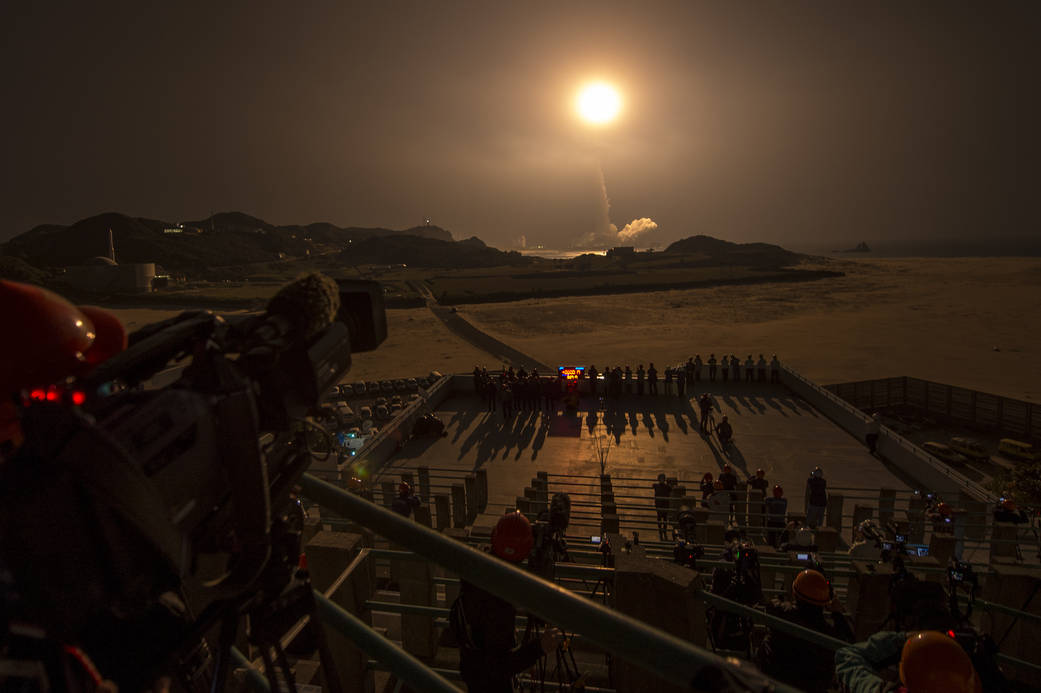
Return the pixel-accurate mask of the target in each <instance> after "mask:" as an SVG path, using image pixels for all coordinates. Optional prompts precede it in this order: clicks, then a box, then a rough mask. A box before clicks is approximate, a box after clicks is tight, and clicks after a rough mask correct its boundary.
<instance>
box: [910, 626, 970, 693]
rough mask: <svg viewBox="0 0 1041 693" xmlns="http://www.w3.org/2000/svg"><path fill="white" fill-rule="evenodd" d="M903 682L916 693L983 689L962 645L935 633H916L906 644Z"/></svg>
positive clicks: (956, 692) (945, 692)
mask: <svg viewBox="0 0 1041 693" xmlns="http://www.w3.org/2000/svg"><path fill="white" fill-rule="evenodd" d="M900 680H901V681H902V682H903V684H904V685H905V686H907V688H908V690H910V691H911V692H912V693H941V692H942V693H974V691H978V690H980V688H981V686H980V680H979V677H978V676H977V675H976V670H975V669H973V668H972V660H970V659H969V655H968V654H966V653H965V650H963V649H962V646H961V645H959V644H958V642H957V641H956V640H955V639H954V638H951V637H949V636H947V635H944V634H943V633H940V632H938V631H935V630H925V631H920V632H918V633H914V634H912V635H911V637H910V638H908V639H907V642H906V643H904V649H903V652H902V653H901V654H900Z"/></svg>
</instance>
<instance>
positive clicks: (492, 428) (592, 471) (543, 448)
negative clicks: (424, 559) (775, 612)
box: [379, 383, 910, 512]
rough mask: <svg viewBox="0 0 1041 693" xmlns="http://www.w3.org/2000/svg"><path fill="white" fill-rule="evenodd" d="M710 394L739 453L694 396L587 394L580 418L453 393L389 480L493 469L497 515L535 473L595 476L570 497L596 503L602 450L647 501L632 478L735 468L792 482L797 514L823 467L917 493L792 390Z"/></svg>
mask: <svg viewBox="0 0 1041 693" xmlns="http://www.w3.org/2000/svg"><path fill="white" fill-rule="evenodd" d="M710 392H711V394H712V395H713V397H714V400H715V404H716V408H715V412H714V416H715V417H716V418H717V420H718V419H719V418H720V417H721V416H722V415H724V414H725V415H727V416H729V419H730V422H731V424H732V426H733V428H734V440H735V443H736V445H735V449H734V451H733V452H732V453H731V454H730V455H729V456H727V455H724V453H723V452H722V451H721V450H720V447H719V444H718V440H717V439H716V438H715V436H714V435H713V436H711V437H706V436H703V435H701V434H700V433H699V430H698V422H697V419H696V417H697V412H696V408H695V406H694V403H693V401H692V400H691V401H688V400H687V399H686V398H680V397H677V396H657V397H650V396H642V397H638V396H635V395H623V396H622V397H621V398H620V399H618V400H617V402H616V403H615V402H612V401H610V400H605V399H604V398H593V397H583V399H582V401H581V405H580V411H579V412H578V413H577V415H576V414H566V413H563V412H560V411H558V412H555V413H550V412H546V411H544V410H543V411H537V412H532V411H521V412H518V413H516V414H514V415H513V417H512V418H511V419H510V420H508V421H507V420H504V417H503V414H502V412H501V411H496V412H488V411H486V410H485V406H484V402H483V401H482V400H480V399H479V398H478V397H476V396H467V395H453V396H451V397H450V398H448V399H447V400H445V401H444V402H443V403H442V404H441V406H440V407H439V408H438V410H437V414H438V415H439V416H440V417H441V419H442V420H443V421H444V422H445V424H446V426H447V431H448V436H447V437H445V438H441V439H439V440H416V441H411V442H409V443H408V444H406V445H405V447H404V448H403V449H402V450H401V451H399V452H398V453H397V454H396V455H395V456H394V457H393V458H391V459H390V460H389V461H388V463H387V464H386V465H385V466H384V468H383V469H382V471H381V473H380V475H379V477H380V478H389V477H392V478H394V479H397V478H398V476H399V474H400V473H401V472H402V471H407V470H414V469H415V468H416V467H419V466H427V467H429V468H430V470H431V474H433V475H435V476H436V474H437V470H450V471H452V472H463V471H472V470H475V469H478V468H482V467H483V468H485V469H487V470H488V503H489V508H488V510H489V512H501V510H504V509H506V508H511V507H514V504H515V499H516V497H517V496H518V495H522V491H523V489H524V487H526V486H528V485H529V483H530V481H531V479H532V477H534V476H535V473H536V472H537V471H545V472H549V473H550V474H551V475H553V474H567V475H585V476H588V477H590V478H588V479H584V480H572V481H581V482H583V483H584V484H585V486H587V488H583V487H582V486H573V487H569V488H567V489H563V488H562V489H560V490H570V491H573V492H576V493H577V492H588V493H591V494H596V496H597V499H598V497H599V493H600V490H599V482H598V475H599V474H600V471H601V464H600V459H601V453H603V456H604V458H605V467H604V468H605V470H606V472H607V473H610V474H611V475H612V478H613V479H614V480H615V481H614V483H615V486H616V487H618V486H619V485H620V484H623V483H624V484H631V485H633V486H635V487H637V488H636V489H633V490H630V491H628V493H640V492H641V491H640V490H639V488H640V487H646V492H647V496H648V500H650V498H651V490H650V482H649V481H646V482H644V481H632V482H626V481H622V480H623V479H624V478H627V477H633V478H637V479H641V480H643V479H652V478H653V477H655V476H656V475H657V474H658V473H659V472H664V473H665V474H666V475H669V476H676V477H678V478H680V479H681V480H692V481H693V480H699V479H701V477H702V475H703V474H704V473H705V472H712V474H713V475H716V474H718V473H719V472H720V471H721V470H722V468H723V465H724V464H725V463H727V462H729V463H730V464H731V465H732V466H733V467H734V470H735V473H736V474H737V475H738V478H739V479H741V478H744V477H747V476H753V475H754V474H755V470H756V469H757V468H758V467H762V468H763V469H764V470H765V471H766V476H767V479H768V480H769V482H770V484H771V485H772V484H774V483H780V484H781V485H782V486H783V487H784V489H785V496H786V497H787V498H788V499H789V501H788V502H789V508H790V509H791V510H797V511H800V512H801V511H802V506H803V496H804V488H805V484H806V478H807V477H808V475H809V473H810V471H811V470H812V469H813V468H814V467H815V466H816V465H820V466H821V467H822V468H823V470H824V474H825V478H826V479H827V480H828V485H829V487H836V488H838V487H846V488H858V489H877V488H880V487H887V488H893V489H908V488H910V487H909V486H908V485H907V484H906V483H904V482H903V481H901V480H900V479H899V478H898V477H897V476H895V475H894V474H893V473H892V472H890V471H889V470H888V469H886V467H884V466H883V465H882V463H881V462H879V461H878V460H877V459H875V458H874V457H872V456H871V455H869V454H868V452H867V449H866V447H865V446H864V445H863V443H862V442H861V441H859V440H857V439H855V438H854V437H852V436H851V435H849V434H848V433H846V432H845V431H843V430H842V429H840V428H839V427H837V426H836V425H834V424H833V423H832V422H831V421H830V420H828V419H827V418H826V417H824V416H823V415H822V414H821V413H820V412H818V411H816V410H815V409H814V408H813V407H812V406H810V405H809V404H807V403H806V402H805V401H804V400H802V399H801V398H799V397H797V396H796V395H794V394H793V393H792V392H791V391H789V390H788V389H787V388H785V387H784V386H782V385H767V384H745V383H740V384H736V385H735V384H732V383H731V384H728V385H723V384H721V383H715V384H713V386H712V389H711V390H710ZM700 393H701V390H700V389H699V390H698V392H697V394H699V395H700ZM555 481H564V480H563V479H555V478H553V477H552V476H551V478H550V490H551V491H554V490H557V489H554V482H555ZM432 482H433V483H434V484H437V483H438V479H436V478H434V479H433V480H432ZM442 483H447V482H445V481H444V480H442ZM688 487H690V484H688Z"/></svg>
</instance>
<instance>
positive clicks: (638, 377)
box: [636, 363, 645, 395]
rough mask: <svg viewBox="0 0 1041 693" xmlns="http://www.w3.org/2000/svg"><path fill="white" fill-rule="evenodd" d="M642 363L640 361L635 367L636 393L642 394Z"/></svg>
mask: <svg viewBox="0 0 1041 693" xmlns="http://www.w3.org/2000/svg"><path fill="white" fill-rule="evenodd" d="M644 375H645V374H644V370H643V364H642V363H641V364H640V365H639V366H637V368H636V394H638V395H642V394H643V379H644Z"/></svg>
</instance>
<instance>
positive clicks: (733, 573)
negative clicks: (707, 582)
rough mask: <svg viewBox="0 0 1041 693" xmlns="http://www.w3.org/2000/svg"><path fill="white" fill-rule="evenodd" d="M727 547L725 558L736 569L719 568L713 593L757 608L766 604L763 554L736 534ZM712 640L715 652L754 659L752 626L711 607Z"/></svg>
mask: <svg viewBox="0 0 1041 693" xmlns="http://www.w3.org/2000/svg"><path fill="white" fill-rule="evenodd" d="M726 542H727V546H726V549H724V551H723V555H722V558H723V560H725V561H729V562H732V563H733V564H734V567H733V568H715V569H713V571H712V589H711V591H712V593H713V594H718V595H720V596H722V597H726V598H727V599H731V600H733V601H736V602H739V603H741V604H744V605H745V606H753V605H755V604H758V603H760V602H762V601H763V583H762V577H761V575H760V570H759V551H758V550H757V549H756V548H755V547H754V546H753V545H752V543H751V542H749V541H746V540H745V539H744V538H743V537H741V536H740V535H739V534H738V532H737V531H736V530H731V531H730V532H728V533H727V536H726ZM705 618H706V620H707V622H708V632H709V640H710V642H711V644H712V647H713V649H724V650H735V651H745V652H746V653H748V654H749V656H750V655H751V642H750V639H749V634H750V633H751V630H752V622H751V621H750V620H749V619H748V618H746V617H744V616H736V615H734V614H730V613H727V612H725V611H722V610H719V609H716V608H713V607H710V608H708V609H706V610H705Z"/></svg>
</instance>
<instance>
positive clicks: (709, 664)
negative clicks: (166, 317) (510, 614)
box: [300, 474, 796, 693]
mask: <svg viewBox="0 0 1041 693" xmlns="http://www.w3.org/2000/svg"><path fill="white" fill-rule="evenodd" d="M300 485H301V487H302V489H303V491H304V494H305V495H307V496H308V497H310V498H311V499H312V500H314V501H316V502H317V503H318V504H319V505H323V506H327V507H329V508H331V509H332V510H335V511H336V512H338V513H339V514H341V515H343V516H345V517H350V518H352V519H354V520H355V521H357V522H359V523H360V524H363V525H365V526H367V527H374V528H378V529H379V533H380V534H381V535H382V536H384V537H386V538H387V539H389V540H391V541H394V542H396V543H398V544H400V545H402V546H405V547H407V548H409V549H411V550H413V551H415V552H416V553H418V554H420V555H422V556H425V557H426V558H427V559H428V560H430V561H433V562H434V563H437V564H439V565H442V566H445V567H447V568H449V569H451V570H452V571H453V572H456V573H459V574H460V575H461V576H463V577H464V578H465V579H467V580H469V581H472V582H473V583H474V584H477V585H478V586H480V587H481V588H482V589H485V590H487V591H488V592H490V593H492V594H494V595H496V596H497V597H500V598H502V599H507V600H509V601H510V602H512V603H514V604H516V605H517V606H519V607H521V608H523V609H526V610H527V611H529V612H530V613H533V614H535V615H536V616H538V617H539V618H541V619H543V620H544V621H546V622H547V623H554V624H558V625H560V626H561V627H562V628H564V629H566V630H568V631H572V632H578V633H582V634H584V635H585V636H586V637H587V638H588V639H589V640H590V641H591V642H593V643H595V644H596V645H598V646H599V647H601V648H603V649H605V650H608V651H609V652H612V653H614V654H616V655H617V656H619V657H621V658H623V659H625V660H627V661H629V662H632V663H633V664H635V665H637V666H639V667H641V668H643V669H645V670H647V671H649V672H653V673H655V674H656V675H658V676H660V677H662V678H664V679H666V680H668V681H671V682H673V683H675V684H678V685H680V686H684V687H686V688H691V687H692V686H693V682H694V681H695V680H696V678H697V677H698V676H699V675H701V674H704V673H707V672H706V670H709V671H712V670H715V671H727V672H730V673H731V674H733V675H735V676H738V677H740V678H742V679H746V678H748V677H755V678H757V679H760V678H761V680H762V682H763V684H768V683H769V682H770V680H769V679H768V678H767V677H765V676H761V675H760V674H758V672H756V671H755V670H754V668H753V667H751V666H744V665H742V664H740V663H738V662H731V661H728V660H726V659H724V658H722V657H720V656H718V655H716V654H713V653H711V652H708V651H706V650H704V649H702V648H700V647H696V646H695V645H693V644H691V643H689V642H685V641H683V640H680V639H679V638H677V637H675V636H673V635H670V634H668V633H664V632H662V631H660V630H657V629H656V628H653V627H651V626H649V625H647V624H645V623H641V622H640V621H637V620H636V619H634V618H631V617H629V616H626V615H624V614H621V613H619V612H616V611H612V610H611V609H608V608H606V607H604V606H602V605H599V604H597V603H595V602H593V601H591V600H589V599H585V598H582V597H579V596H578V595H576V594H573V593H572V592H569V591H568V590H565V589H564V588H562V587H559V586H557V585H554V584H552V583H550V582H547V581H545V580H543V579H542V578H539V577H536V576H534V575H531V574H529V573H526V572H524V571H522V570H521V569H520V568H518V567H516V566H513V565H510V564H508V563H506V562H504V561H500V560H497V559H495V558H492V557H491V556H489V555H487V554H485V553H483V552H481V551H477V550H476V549H473V548H471V547H470V546H467V545H466V544H464V543H462V542H457V541H455V540H453V539H450V538H448V537H445V536H442V535H440V534H438V533H437V532H434V531H433V530H431V529H429V528H427V527H423V526H422V525H418V524H416V523H414V522H411V521H410V520H408V519H406V518H404V517H401V516H400V515H397V514H396V513H394V512H392V511H390V510H388V509H386V508H383V507H380V506H378V505H375V504H374V503H370V502H369V501H366V500H364V499H362V498H359V497H358V496H354V495H352V494H349V493H347V492H345V491H343V490H341V489H339V488H337V487H336V486H333V485H332V484H329V483H326V482H324V481H322V480H320V479H317V478H315V477H314V476H311V475H309V474H305V475H304V476H303V477H302V478H301V480H300ZM323 599H324V598H323ZM370 632H371V631H370ZM375 637H379V636H375ZM773 685H774V690H776V691H780V692H781V693H789V692H791V693H794V691H795V690H796V689H794V688H792V687H790V686H787V685H785V684H782V683H779V682H774V683H773Z"/></svg>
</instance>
